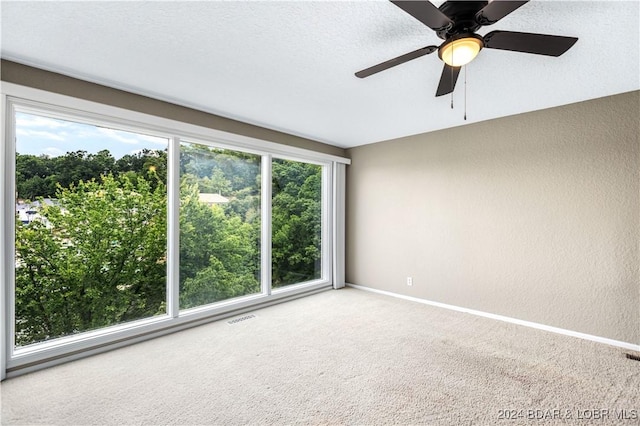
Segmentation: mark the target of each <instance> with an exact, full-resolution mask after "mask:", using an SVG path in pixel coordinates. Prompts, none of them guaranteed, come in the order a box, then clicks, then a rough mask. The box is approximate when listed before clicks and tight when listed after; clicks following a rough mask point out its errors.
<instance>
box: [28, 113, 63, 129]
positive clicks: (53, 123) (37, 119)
mask: <svg viewBox="0 0 640 426" xmlns="http://www.w3.org/2000/svg"><path fill="white" fill-rule="evenodd" d="M72 125H73V123H71V122H69V121H63V120H56V119H54V118H48V117H41V116H39V115H30V114H16V127H18V128H24V127H40V128H41V127H46V128H48V129H51V130H55V129H60V128H63V127H69V126H72Z"/></svg>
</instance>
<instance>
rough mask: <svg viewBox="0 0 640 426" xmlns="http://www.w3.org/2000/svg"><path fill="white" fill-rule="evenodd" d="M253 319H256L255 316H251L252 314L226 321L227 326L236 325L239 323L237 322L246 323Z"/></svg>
mask: <svg viewBox="0 0 640 426" xmlns="http://www.w3.org/2000/svg"><path fill="white" fill-rule="evenodd" d="M255 317H256V316H255V315H253V314H251V315H245V316H243V317H238V318H234V319H231V320H229V321H227V324H237V323H239V322H242V321H246V320H250V319H252V318H255Z"/></svg>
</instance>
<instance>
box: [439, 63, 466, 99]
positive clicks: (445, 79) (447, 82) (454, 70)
mask: <svg viewBox="0 0 640 426" xmlns="http://www.w3.org/2000/svg"><path fill="white" fill-rule="evenodd" d="M458 74H460V67H450V66H449V65H447V64H444V68H443V69H442V75H441V76H440V83H439V84H438V90H437V91H436V96H442V95H446V94H448V93H451V92H453V89H454V88H455V87H456V81H457V80H458Z"/></svg>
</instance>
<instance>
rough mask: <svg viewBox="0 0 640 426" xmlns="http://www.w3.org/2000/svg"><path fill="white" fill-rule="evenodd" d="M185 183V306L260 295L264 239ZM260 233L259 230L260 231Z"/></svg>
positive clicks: (182, 268) (182, 220) (182, 245)
mask: <svg viewBox="0 0 640 426" xmlns="http://www.w3.org/2000/svg"><path fill="white" fill-rule="evenodd" d="M198 194H199V191H198V185H197V184H195V183H189V180H187V179H185V180H183V184H182V185H181V200H180V306H181V308H190V307H194V306H200V305H204V304H207V303H213V302H217V301H221V300H225V299H229V298H232V297H237V296H242V295H246V294H252V293H257V292H259V291H260V283H259V265H260V260H259V259H260V257H259V240H258V239H257V237H258V236H259V233H258V234H257V235H256V233H255V226H252V225H251V224H249V223H245V222H243V221H242V219H241V218H240V217H238V216H232V217H228V216H227V215H226V214H225V211H224V209H223V208H222V207H220V206H217V205H213V206H208V205H206V204H204V203H201V202H200V201H199V200H198ZM258 229H259V226H258Z"/></svg>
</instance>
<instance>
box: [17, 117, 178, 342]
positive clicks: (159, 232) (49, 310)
mask: <svg viewBox="0 0 640 426" xmlns="http://www.w3.org/2000/svg"><path fill="white" fill-rule="evenodd" d="M15 123H16V125H15V134H16V153H15V170H16V178H15V188H16V191H15V196H16V198H15V215H16V217H15V218H16V220H15V344H16V345H17V346H23V345H28V344H31V343H35V342H41V341H45V340H49V339H54V338H57V337H61V336H66V335H71V334H76V333H80V332H83V331H88V330H93V329H96V328H101V327H106V326H110V325H114V324H119V323H123V322H127V321H132V320H138V319H141V318H146V317H150V316H154V315H163V314H166V301H165V295H166V246H167V244H166V241H167V235H166V227H167V221H166V218H167V208H166V206H167V191H166V170H167V161H166V160H167V153H166V149H167V144H168V141H167V139H162V138H157V137H151V136H146V135H142V134H137V133H132V132H124V131H119V130H115V129H112V128H108V127H97V126H94V125H89V124H82V123H79V122H74V121H67V120H60V119H54V118H50V117H46V116H42V115H36V114H28V113H20V112H18V113H16V115H15Z"/></svg>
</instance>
